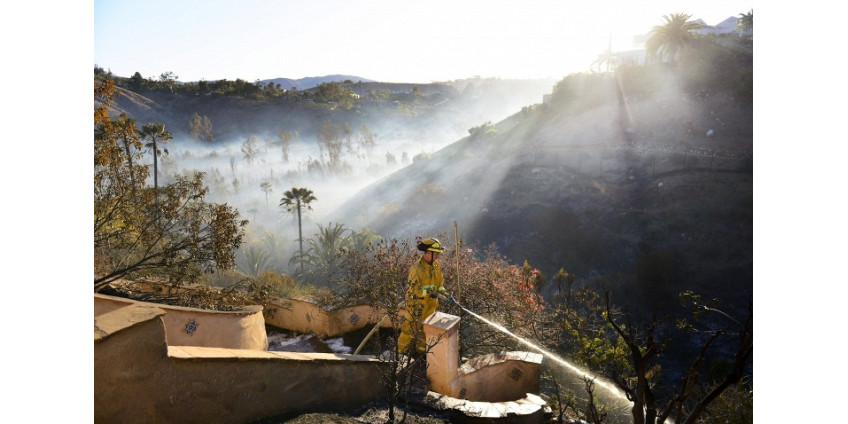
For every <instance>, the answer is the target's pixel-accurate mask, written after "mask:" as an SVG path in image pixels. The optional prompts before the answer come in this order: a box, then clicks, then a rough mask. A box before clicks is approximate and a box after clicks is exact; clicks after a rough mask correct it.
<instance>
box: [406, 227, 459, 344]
mask: <svg viewBox="0 0 848 424" xmlns="http://www.w3.org/2000/svg"><path fill="white" fill-rule="evenodd" d="M418 250H420V251H421V252H424V253H423V254H422V255H421V257H420V258H418V260H417V261H415V263H413V264H412V266H411V267H410V268H409V277H408V278H407V288H406V314H405V317H404V318H405V319H404V321H403V324H401V327H400V331H401V333H400V336H399V337H398V352H400V353H406V350H407V349H408V348H409V344H410V341H413V340H414V341H415V351H416V352H417V353H419V354H423V353H425V352H426V351H427V344H426V342H425V340H424V325H423V322H424V320H425V319H427V317H429V316H430V315H432V314H433V312H436V308H437V307H438V306H439V298H438V296H439V295H443V296H447V292H446V291H445V287H444V279H443V278H442V271H441V270H440V269H439V262H438V259H439V255H440V254H441V253H442V252H444V251H445V249H444V248H443V247H442V244H441V243H440V242H439V240H438V239H435V238H429V239H426V240H422V241H421V242H419V243H418Z"/></svg>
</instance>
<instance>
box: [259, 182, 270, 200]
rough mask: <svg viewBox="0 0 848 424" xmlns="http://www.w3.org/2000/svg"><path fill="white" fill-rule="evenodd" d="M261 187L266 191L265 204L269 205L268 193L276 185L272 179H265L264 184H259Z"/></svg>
mask: <svg viewBox="0 0 848 424" xmlns="http://www.w3.org/2000/svg"><path fill="white" fill-rule="evenodd" d="M259 188H261V189H262V191H264V192H265V206H268V195H269V194H271V193H272V192H273V191H274V186H273V185H271V182H270V181H267V180H266V181H263V182H262V184H260V185H259Z"/></svg>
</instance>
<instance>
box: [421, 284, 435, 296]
mask: <svg viewBox="0 0 848 424" xmlns="http://www.w3.org/2000/svg"><path fill="white" fill-rule="evenodd" d="M434 288H436V287H435V286H434V285H432V284H428V285H426V286H421V297H422V298H425V297H427V293H429V292H431V291H433V289H434ZM430 297H436V293H435V292H433V293H432V294H430Z"/></svg>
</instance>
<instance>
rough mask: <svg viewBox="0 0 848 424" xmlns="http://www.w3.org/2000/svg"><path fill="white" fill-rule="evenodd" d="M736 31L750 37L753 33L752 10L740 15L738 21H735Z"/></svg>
mask: <svg viewBox="0 0 848 424" xmlns="http://www.w3.org/2000/svg"><path fill="white" fill-rule="evenodd" d="M736 31H737V32H739V33H740V34H742V35H743V36H745V37H750V36H751V34H753V33H754V9H751V11H750V12H748V13H740V14H739V20H738V21H736Z"/></svg>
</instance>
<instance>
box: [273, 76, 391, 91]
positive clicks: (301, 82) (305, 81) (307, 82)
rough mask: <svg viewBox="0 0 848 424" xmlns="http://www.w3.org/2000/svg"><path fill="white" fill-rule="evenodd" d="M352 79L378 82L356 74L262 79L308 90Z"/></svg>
mask: <svg viewBox="0 0 848 424" xmlns="http://www.w3.org/2000/svg"><path fill="white" fill-rule="evenodd" d="M348 80H349V81H352V82H376V81H374V80H370V79H367V78H362V77H357V76H354V75H338V74H336V75H325V76H323V77H305V78H300V79H291V78H271V79H265V80H260V81H259V82H261V83H262V84H264V85H267V84H280V88H283V89H285V90H291V89H292V88H296V89H298V90H308V89H310V88H314V87H317V86H319V85H321V84H325V83H328V82H344V81H348Z"/></svg>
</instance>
